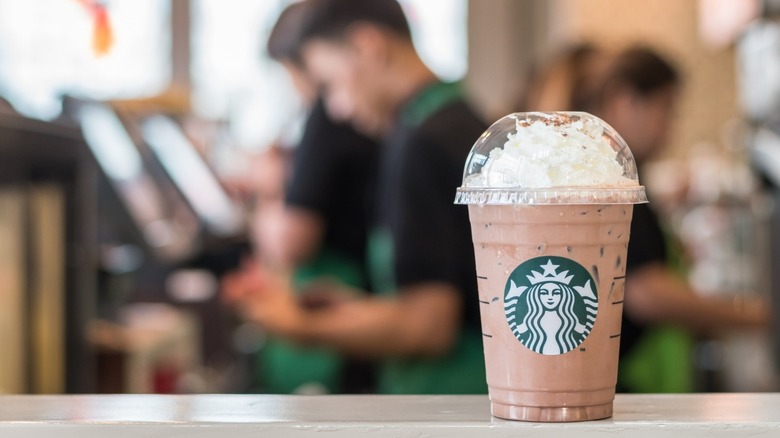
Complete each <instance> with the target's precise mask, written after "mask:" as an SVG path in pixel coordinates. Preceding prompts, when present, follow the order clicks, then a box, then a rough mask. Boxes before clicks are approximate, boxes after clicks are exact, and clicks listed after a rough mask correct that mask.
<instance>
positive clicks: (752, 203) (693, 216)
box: [0, 0, 780, 393]
mask: <svg viewBox="0 0 780 438" xmlns="http://www.w3.org/2000/svg"><path fill="white" fill-rule="evenodd" d="M402 3H403V5H404V7H405V10H406V12H407V14H408V16H409V18H410V21H411V23H412V26H413V32H414V37H415V43H416V44H417V47H418V50H419V51H420V53H421V54H422V56H423V58H424V60H425V61H426V62H427V63H428V64H429V66H430V67H431V68H432V69H433V70H434V71H435V72H436V73H437V74H438V75H440V76H441V77H442V78H443V79H446V80H461V79H462V80H463V81H464V83H465V85H466V88H467V90H468V92H469V96H470V98H471V99H472V102H473V103H474V105H475V106H476V108H477V109H478V110H479V111H480V112H481V114H482V115H483V116H484V117H485V118H486V119H487V120H493V119H496V118H497V117H500V116H502V115H504V114H506V113H509V112H512V111H513V110H516V105H517V102H518V100H519V96H521V95H522V94H523V93H524V92H525V91H526V89H525V88H526V85H527V82H526V79H527V77H528V72H529V71H530V70H531V68H532V66H535V65H539V64H540V63H543V62H544V61H545V60H546V59H548V58H549V57H550V56H553V55H554V54H556V53H558V52H559V51H560V50H562V49H563V48H564V47H566V46H568V45H571V44H574V43H580V42H590V43H594V44H597V45H599V46H601V47H604V48H606V49H608V50H619V49H621V48H624V47H627V46H630V45H636V44H642V45H646V46H650V47H652V48H654V49H656V50H658V51H659V52H661V53H663V54H664V55H665V56H667V57H668V58H669V59H671V60H673V61H674V63H675V64H676V65H677V66H678V67H679V68H680V70H681V72H682V74H683V88H682V90H683V94H682V99H681V103H680V105H679V107H678V114H677V117H676V118H675V125H674V127H673V135H672V138H671V139H670V144H669V147H668V148H667V150H666V152H665V153H664V156H663V157H662V159H661V160H659V161H658V162H657V163H654V165H653V166H652V167H651V168H649V169H648V170H647V171H646V173H645V174H643V175H641V176H642V179H643V182H644V183H645V184H646V185H647V186H648V188H649V190H650V191H651V192H652V193H654V195H655V197H656V199H659V200H660V201H659V202H660V204H659V208H661V209H662V210H663V211H664V213H665V216H666V226H667V228H668V229H669V230H670V231H671V232H672V233H673V234H674V235H675V236H676V240H677V241H679V249H680V251H679V253H680V254H682V255H681V256H680V257H679V258H680V260H681V261H680V264H681V266H683V265H684V266H685V268H684V269H682V268H681V272H684V273H683V274H681V275H686V276H687V278H688V279H689V280H690V282H691V283H692V284H693V285H695V286H697V288H698V289H700V290H707V291H711V292H710V293H713V294H718V293H721V294H726V296H725V298H727V299H733V300H734V301H735V303H736V302H739V300H741V299H743V298H745V296H751V295H755V294H759V295H764V296H766V297H771V296H772V295H773V293H772V291H773V290H775V289H780V281H778V279H776V278H773V275H772V274H773V271H776V270H777V267H776V266H774V265H775V264H776V263H775V262H773V260H776V257H773V254H775V252H776V251H777V249H780V248H776V247H777V245H776V244H773V243H774V242H775V239H777V237H776V234H777V233H776V232H774V228H773V224H774V221H775V217H776V216H777V213H776V209H775V207H774V204H775V203H774V197H775V193H774V191H773V187H774V186H775V185H776V184H777V183H780V178H778V175H780V173H778V172H780V161H777V160H778V158H777V155H776V154H777V153H779V152H780V139H778V138H777V136H776V134H774V130H773V127H774V126H775V125H774V124H773V120H775V119H776V118H777V117H778V114H780V108H778V106H779V105H780V96H778V93H777V91H776V90H777V85H776V84H775V82H774V81H773V80H772V79H773V78H772V77H771V74H769V73H767V74H764V72H766V71H774V70H772V68H775V67H776V65H777V62H778V61H777V60H778V59H780V47H778V45H780V37H778V36H777V34H778V33H779V31H778V28H777V27H776V26H775V25H774V24H773V23H772V21H771V17H768V18H765V19H760V20H755V21H753V22H752V23H751V24H750V25H749V26H748V25H746V24H745V23H747V22H748V21H750V20H749V19H745V20H739V19H735V17H737V18H739V17H741V16H742V15H744V16H745V17H750V16H755V15H760V14H761V13H762V11H761V10H759V9H760V7H761V5H759V2H751V1H745V2H741V1H712V0H710V1H707V0H702V1H695V0H682V1H680V0H648V1H643V2H619V1H614V0H554V1H545V0H471V1H467V0H404V1H402ZM765 3H766V4H765V5H764V9H765V11H764V12H766V13H767V14H770V15H771V10H772V7H771V3H772V2H765ZM287 4H288V2H287V1H285V0H262V1H261V0H241V1H239V0H235V1H231V2H220V1H217V0H143V1H141V0H133V1H130V0H111V1H91V0H79V1H77V0H30V1H25V2H18V1H14V0H0V97H2V98H4V99H5V101H7V102H8V104H7V105H5V104H3V102H2V101H0V351H2V352H3V353H2V356H3V357H4V359H3V361H2V364H0V391H2V392H10V393H83V392H161V393H171V392H244V391H247V390H248V388H250V387H251V386H252V382H251V377H250V376H252V375H253V372H252V368H253V366H254V365H253V363H252V357H253V354H254V353H255V352H256V351H257V350H259V349H262V348H263V345H264V340H265V335H264V333H263V331H262V330H260V329H258V328H257V327H254V326H252V325H251V324H246V323H243V322H241V321H239V320H238V319H237V318H235V316H234V315H233V314H232V313H231V312H230V310H228V309H226V308H224V307H223V306H221V304H220V302H219V298H218V295H219V284H220V277H221V276H222V275H224V274H225V273H226V272H229V271H230V270H231V269H233V268H235V267H236V266H238V265H239V264H240V263H241V259H242V257H243V254H244V253H245V251H246V250H247V247H248V241H249V240H250V239H249V238H248V235H247V233H248V232H247V226H246V223H247V211H248V210H249V209H250V201H251V196H250V194H251V188H252V187H253V184H255V183H256V179H257V178H258V175H260V177H262V176H263V170H262V165H261V164H262V163H261V161H262V160H260V159H258V158H257V157H261V156H263V154H264V153H265V152H266V151H267V150H268V148H270V147H271V146H272V145H274V146H278V145H281V147H282V148H283V149H284V148H285V147H286V146H285V145H292V144H295V141H296V136H297V135H299V131H300V123H301V114H302V111H301V104H300V102H299V101H298V100H297V98H296V97H295V96H296V95H295V93H294V92H293V90H292V87H291V84H290V83H289V79H288V78H287V76H286V74H285V72H284V71H283V70H282V69H281V67H280V66H278V65H277V64H275V63H274V62H273V61H271V60H270V59H269V58H268V57H267V55H265V53H264V47H265V39H266V38H267V34H268V32H269V31H270V29H271V27H272V26H273V24H274V22H275V20H276V17H277V16H278V14H279V12H280V11H281V10H282V9H283V8H284V6H286V5H287ZM729 18H730V19H729ZM734 23H736V24H734ZM775 76H776V75H775ZM775 80H776V78H775ZM172 224H177V225H175V226H174V225H172ZM735 291H738V292H735ZM474 299H476V297H475V298H474ZM776 335H777V329H774V328H773V330H771V331H770V332H768V333H765V334H760V333H759V334H757V333H750V334H744V333H727V334H723V335H721V336H718V337H716V338H714V339H708V340H706V341H704V340H702V341H700V342H696V343H695V344H694V346H693V348H692V349H691V350H690V351H688V352H683V353H682V354H687V355H689V356H690V360H691V362H692V363H693V364H694V367H695V384H696V389H697V390H702V391H768V390H777V389H778V384H779V383H778V372H777V369H778V368H777V360H776V358H777V356H778V355H777V354H776V353H775V352H776V349H775V347H774V342H775V341H774V340H775V339H776V338H777V336H776ZM308 390H310V391H317V390H318V389H317V388H308Z"/></svg>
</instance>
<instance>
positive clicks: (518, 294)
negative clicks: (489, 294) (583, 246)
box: [504, 256, 598, 355]
mask: <svg viewBox="0 0 780 438" xmlns="http://www.w3.org/2000/svg"><path fill="white" fill-rule="evenodd" d="M504 311H505V313H506V319H507V322H508V323H509V328H510V329H512V332H513V333H514V335H515V337H516V338H517V339H518V340H519V341H520V342H521V343H522V344H523V345H525V346H526V347H528V348H529V349H530V350H533V351H535V352H537V353H541V354H550V355H555V354H563V353H566V352H568V351H571V350H573V349H574V348H576V347H577V346H578V345H580V344H581V343H582V342H583V341H584V340H585V338H587V337H588V335H589V334H590V331H591V330H592V329H593V324H594V323H595V322H596V314H597V313H598V295H597V293H596V286H595V284H594V282H593V277H591V275H590V273H588V271H587V270H586V269H585V268H584V267H582V265H580V264H579V263H577V262H575V261H574V260H570V259H567V258H563V257H552V256H550V257H537V258H534V259H531V260H528V261H526V262H525V263H522V264H521V265H520V266H518V267H517V268H515V270H514V271H513V272H512V275H510V276H509V279H508V280H507V284H506V288H505V290H504Z"/></svg>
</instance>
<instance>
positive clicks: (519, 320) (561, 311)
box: [456, 112, 647, 422]
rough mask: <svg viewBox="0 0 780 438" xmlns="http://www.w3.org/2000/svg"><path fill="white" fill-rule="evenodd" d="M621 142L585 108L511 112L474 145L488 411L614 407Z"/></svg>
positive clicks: (543, 416)
mask: <svg viewBox="0 0 780 438" xmlns="http://www.w3.org/2000/svg"><path fill="white" fill-rule="evenodd" d="M644 202H647V201H646V197H645V191H644V187H642V186H640V185H639V182H638V177H637V171H636V165H635V163H634V159H633V156H632V154H631V151H630V150H629V149H628V147H627V146H626V143H625V141H623V139H622V138H621V137H620V135H618V134H617V132H615V131H614V130H613V129H612V128H611V127H609V126H608V125H607V124H606V123H605V122H604V121H602V120H600V119H598V118H596V117H595V116H592V115H590V114H587V113H575V112H571V113H516V114H511V115H508V116H506V117H504V118H502V119H501V120H499V121H498V122H496V123H495V124H493V126H491V127H490V128H489V129H488V130H487V131H486V132H485V133H484V134H483V135H482V136H481V137H480V138H479V140H478V141H477V142H476V144H475V145H474V147H473V148H472V150H471V153H470V154H469V157H468V159H467V162H466V168H465V172H464V179H463V186H462V187H460V188H459V189H458V191H457V198H456V203H457V204H467V205H468V206H469V215H470V218H471V230H472V238H473V241H474V253H475V257H476V267H477V272H476V275H477V283H478V285H479V302H480V311H481V318H482V331H483V341H484V351H485V363H486V369H487V383H488V388H489V394H490V401H491V411H492V413H493V415H494V416H496V417H500V418H506V419H511V420H525V421H545V422H553V421H555V422H562V421H583V420H595V419H600V418H606V417H609V416H611V415H612V403H613V400H614V398H615V384H616V382H617V365H618V352H619V345H620V335H621V333H620V327H621V325H620V324H621V316H622V311H623V291H624V281H625V275H626V264H625V261H626V250H627V248H628V241H629V233H630V224H631V216H632V212H633V204H636V203H644Z"/></svg>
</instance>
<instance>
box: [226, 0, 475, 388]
mask: <svg viewBox="0 0 780 438" xmlns="http://www.w3.org/2000/svg"><path fill="white" fill-rule="evenodd" d="M303 4H304V5H305V7H306V8H307V10H306V18H305V20H304V24H303V26H302V29H303V31H302V46H301V47H302V51H301V53H302V58H303V60H304V65H305V66H306V71H307V72H308V73H309V74H310V75H311V77H312V78H314V80H315V81H316V84H317V85H318V88H319V89H320V90H321V92H322V93H323V94H322V95H323V97H324V100H325V104H326V107H327V109H328V112H329V114H331V116H333V117H335V118H337V119H339V120H349V121H351V122H352V124H353V125H354V126H355V127H356V128H358V129H359V130H361V131H362V132H364V133H367V134H369V135H374V136H378V137H381V138H382V149H383V151H382V156H381V158H380V166H379V170H378V178H379V180H378V182H377V185H376V187H375V189H374V190H375V192H374V193H375V197H374V199H375V202H376V206H375V208H376V210H375V219H374V221H373V222H372V227H371V232H370V239H369V251H368V261H369V265H370V268H371V274H372V275H371V277H372V285H373V286H374V287H375V289H376V291H377V293H378V295H377V296H370V297H369V296H361V297H359V298H353V299H346V300H340V301H334V302H332V303H331V304H330V305H328V306H325V307H321V308H317V309H313V308H307V307H305V306H302V305H301V303H300V301H299V300H296V299H295V298H294V295H293V293H292V288H291V286H290V285H289V283H288V282H287V281H286V280H285V278H284V277H279V276H273V275H265V276H264V277H263V278H262V283H263V284H258V285H257V286H261V287H253V288H244V289H237V290H234V291H232V292H231V294H230V298H229V299H231V300H232V301H233V302H234V303H235V306H236V308H237V309H238V310H239V311H240V312H241V313H242V314H243V315H244V316H245V317H246V318H248V319H250V320H253V321H255V322H257V323H258V324H260V325H262V326H263V327H265V328H266V329H267V330H268V331H270V332H271V333H274V334H276V335H279V336H282V337H284V338H286V339H290V340H294V341H296V342H299V343H302V344H311V345H324V346H328V347H331V348H335V349H337V350H339V351H342V352H344V353H346V354H350V355H356V356H359V357H369V358H376V359H379V360H381V366H380V372H379V391H380V392H383V393H407V394H423V393H451V394H466V393H485V392H487V385H486V383H485V377H484V359H483V355H482V335H481V328H480V322H479V308H478V300H477V290H476V278H475V274H474V272H475V267H474V254H473V248H472V244H471V239H470V227H469V221H468V213H467V211H466V209H463V208H458V207H457V206H455V205H454V204H453V200H454V196H455V190H456V188H457V187H458V186H459V185H460V182H461V177H462V171H463V163H464V161H465V159H466V156H467V154H468V152H469V150H470V147H471V145H472V144H473V142H474V141H475V140H476V139H477V138H478V137H479V136H480V135H481V134H482V133H483V131H484V130H485V128H486V125H485V124H484V123H483V122H482V121H481V120H479V119H478V118H477V117H476V116H475V115H474V113H473V111H472V110H471V109H470V107H469V106H468V105H467V104H466V102H465V100H464V98H463V95H462V93H461V90H460V88H459V87H458V85H457V84H446V83H442V82H440V81H439V80H438V79H437V78H436V76H435V75H434V74H433V73H432V72H431V71H430V70H429V69H428V68H427V67H426V66H425V64H424V63H423V62H422V60H421V59H420V57H419V56H418V54H417V52H416V51H415V48H414V45H413V43H412V39H411V33H410V29H409V25H408V22H407V20H406V17H405V16H404V14H403V11H402V9H401V6H400V5H399V4H398V3H397V2H396V1H395V0H372V1H365V0H306V1H305V2H304V3H303ZM317 288H318V289H319V290H320V292H327V293H338V290H337V288H335V287H333V286H330V287H325V286H323V285H318V286H317Z"/></svg>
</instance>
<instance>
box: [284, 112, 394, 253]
mask: <svg viewBox="0 0 780 438" xmlns="http://www.w3.org/2000/svg"><path fill="white" fill-rule="evenodd" d="M378 154H379V148H378V146H377V145H376V143H375V142H374V141H373V140H371V139H369V138H368V137H365V136H363V135H361V134H359V133H357V132H355V130H354V129H352V128H351V127H350V126H349V125H346V124H340V123H335V122H333V121H332V120H331V119H330V118H329V117H328V115H327V113H326V111H325V108H324V105H323V104H322V102H321V101H318V102H317V103H316V105H315V106H314V108H313V109H312V111H311V114H310V115H309V118H308V120H307V121H306V126H305V128H304V132H303V137H302V138H301V143H300V145H299V146H298V148H297V149H296V151H295V155H294V157H293V166H292V175H291V180H290V181H289V184H288V187H287V193H286V195H285V198H286V203H287V205H291V206H295V207H300V208H303V209H306V210H309V211H312V212H314V213H316V214H318V215H320V217H321V218H322V220H323V221H324V223H325V235H324V238H323V242H322V246H323V247H326V248H328V249H330V250H335V251H337V252H338V253H340V254H342V255H345V256H347V257H348V258H350V259H353V260H357V261H360V263H361V265H362V264H363V262H362V261H363V260H365V249H366V235H367V233H368V231H367V230H368V228H367V223H368V221H369V220H370V218H371V217H372V213H371V212H372V211H373V202H372V201H371V200H370V198H369V193H368V192H367V186H368V181H369V179H370V178H372V177H373V175H374V173H375V171H376V167H375V163H376V160H377V157H378Z"/></svg>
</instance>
